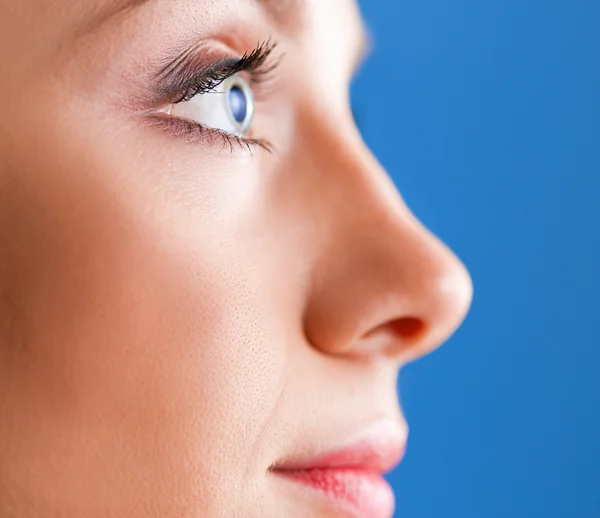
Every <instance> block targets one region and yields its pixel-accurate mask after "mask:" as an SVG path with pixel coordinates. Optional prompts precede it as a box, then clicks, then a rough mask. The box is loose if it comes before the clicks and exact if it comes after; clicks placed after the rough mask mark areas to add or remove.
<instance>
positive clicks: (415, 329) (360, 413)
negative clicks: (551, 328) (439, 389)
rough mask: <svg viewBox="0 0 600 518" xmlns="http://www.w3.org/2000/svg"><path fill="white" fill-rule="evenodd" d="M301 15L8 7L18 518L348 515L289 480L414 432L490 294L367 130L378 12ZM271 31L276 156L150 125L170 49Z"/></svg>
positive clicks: (158, 6)
mask: <svg viewBox="0 0 600 518" xmlns="http://www.w3.org/2000/svg"><path fill="white" fill-rule="evenodd" d="M288 4H289V5H287V4H286V3H285V2H280V3H278V4H277V5H279V6H280V7H281V9H278V10H277V12H272V13H271V14H268V13H267V11H265V10H264V9H262V8H260V7H259V6H257V5H256V4H255V3H254V2H251V1H250V0H222V1H219V2H211V1H204V0H193V1H192V0H189V1H188V0H176V1H175V0H169V1H167V0H157V1H156V2H153V3H150V4H147V5H143V6H139V7H137V8H134V9H131V10H126V11H124V12H121V13H119V14H118V15H116V16H114V17H110V18H108V17H107V16H106V13H107V12H108V11H106V9H109V8H112V7H114V6H113V5H112V2H108V1H106V0H76V1H75V0H52V1H50V0H19V1H18V2H14V1H9V0H0V6H1V12H2V16H1V17H0V48H1V49H2V51H1V53H0V70H2V76H1V79H0V93H1V94H2V95H1V97H2V99H3V102H2V117H0V516H2V517H4V518H11V517H19V518H22V517H27V518H29V517H31V518H33V517H43V518H59V517H60V518H62V517H65V518H75V517H86V518H95V517H98V518H100V517H107V516H110V517H114V518H125V517H133V516H139V517H149V518H152V517H161V518H170V517H173V518H175V517H176V518H183V517H186V518H187V517H189V518H198V517H201V516H202V517H205V516H215V517H216V516H223V517H231V516H244V517H273V518H275V517H281V516H289V517H306V516H315V517H316V516H338V515H339V514H336V513H335V511H334V510H332V509H330V508H327V507H326V506H325V505H321V504H319V503H317V501H316V499H314V498H312V495H307V494H305V493H303V492H301V491H299V490H296V488H295V487H292V485H291V484H288V485H286V484H284V483H282V482H281V481H280V480H278V479H277V477H276V476H274V475H273V474H272V473H271V472H270V471H269V468H270V466H272V465H273V464H275V463H277V462H280V461H281V460H282V459H287V458H293V457H294V456H301V455H310V454H314V453H315V452H317V451H318V450H319V448H321V447H322V446H323V445H327V444H336V443H337V442H339V441H343V440H345V439H346V438H348V437H350V436H351V435H352V434H353V433H354V432H355V431H356V430H359V429H361V428H364V427H365V426H368V425H369V424H370V423H373V422H376V421H378V420H380V419H382V418H387V419H390V420H393V421H395V422H397V423H399V425H400V427H401V428H402V429H403V430H406V425H405V423H404V420H403V417H402V415H401V412H400V409H399V405H398V402H397V397H396V377H397V374H398V370H399V369H400V368H401V367H402V365H404V364H406V363H407V362H409V361H413V360H415V359H417V358H419V357H421V356H422V355H423V354H425V353H427V352H430V351H431V350H433V349H434V348H436V347H437V346H439V345H440V344H441V343H443V342H444V340H445V339H446V338H447V337H448V336H449V335H451V334H452V332H453V331H454V330H455V329H456V328H457V326H458V325H459V324H460V322H461V321H462V319H463V318H464V316H465V314H466V312H467V309H468V307H469V304H470V300H471V293H472V288H471V281H470V278H469V276H468V274H467V273H466V270H465V268H464V267H463V265H462V264H461V263H460V262H459V261H458V260H457V259H456V257H455V256H454V255H452V253H451V252H450V251H449V250H448V249H447V248H446V247H445V246H444V245H443V244H441V243H440V241H438V240H437V239H436V238H435V237H433V236H432V235H431V234H430V233H429V232H428V231H427V230H426V229H424V228H423V227H422V226H421V225H420V223H419V222H418V221H417V220H416V219H415V217H414V216H413V215H412V214H411V213H410V211H409V210H408V209H407V207H406V206H405V205H404V204H403V202H402V200H401V198H400V197H399V195H398V194H397V192H396V191H395V189H394V186H393V185H392V183H391V181H390V180H389V179H388V177H387V176H386V174H385V172H384V171H383V170H382V169H381V167H380V166H379V165H378V163H377V161H376V160H375V159H374V158H373V156H372V155H371V154H370V153H369V151H368V149H366V147H365V146H364V144H363V142H362V140H361V138H360V136H359V134H358V132H357V130H356V128H355V126H354V123H353V120H352V117H351V113H350V109H349V106H348V95H347V90H348V85H349V82H350V80H351V76H352V73H353V69H354V67H355V66H356V63H357V61H358V59H359V57H360V52H361V45H362V37H361V35H362V27H361V21H360V16H359V14H358V11H357V8H356V6H355V5H354V4H352V3H351V2H350V1H349V0H328V1H327V2H321V1H307V2H304V3H302V5H297V6H296V8H297V9H296V10H294V11H293V10H292V8H293V5H292V4H293V3H292V2H290V3H288ZM271 7H273V5H272V6H271ZM275 7H277V6H275ZM32 28H35V29H32ZM231 34H236V35H237V36H236V37H235V38H232V37H231ZM269 37H272V38H273V39H275V40H276V41H277V42H278V51H279V52H280V53H281V55H284V57H283V58H282V60H281V64H280V65H279V68H278V72H277V77H278V79H277V88H275V89H273V90H274V91H273V93H272V95H270V96H269V98H268V99H265V100H262V101H260V102H258V103H257V108H256V111H257V113H256V118H255V122H254V124H253V132H256V134H257V135H259V136H261V137H266V138H269V139H270V140H271V141H272V142H273V145H274V146H275V148H276V151H275V152H274V153H272V154H268V153H266V152H263V151H261V150H257V151H255V152H253V153H252V154H250V153H248V152H245V151H243V150H241V149H238V148H236V149H235V150H234V151H233V152H230V151H229V150H228V149H226V150H223V149H222V146H220V145H215V144H214V143H212V144H211V143H209V142H200V143H198V142H196V143H191V142H188V141H185V140H184V139H181V138H177V137H176V136H174V135H172V134H168V133H167V132H166V131H164V130H163V129H160V128H158V127H155V126H153V125H151V124H147V123H146V119H145V118H146V112H145V111H144V110H143V109H142V108H141V103H140V102H138V101H139V99H143V98H145V96H146V97H147V95H146V94H147V93H148V92H149V91H150V87H151V84H152V80H153V79H152V78H153V77H154V76H153V75H152V74H153V73H154V72H155V70H156V66H155V65H156V63H157V61H156V58H157V56H162V55H164V53H165V52H166V50H165V49H168V48H170V47H171V46H172V47H178V46H179V45H181V44H183V42H184V41H185V42H191V41H194V39H208V40H211V41H219V42H222V43H223V44H224V45H227V46H228V47H231V48H232V49H233V50H234V51H236V53H238V54H242V53H243V52H245V51H247V50H252V48H253V47H254V45H255V44H256V42H257V41H263V40H266V39H268V38H269Z"/></svg>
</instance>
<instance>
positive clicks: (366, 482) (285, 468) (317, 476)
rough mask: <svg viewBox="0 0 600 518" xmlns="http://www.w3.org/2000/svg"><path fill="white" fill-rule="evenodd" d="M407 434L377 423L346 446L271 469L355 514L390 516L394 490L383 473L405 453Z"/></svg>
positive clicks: (372, 517) (392, 425)
mask: <svg viewBox="0 0 600 518" xmlns="http://www.w3.org/2000/svg"><path fill="white" fill-rule="evenodd" d="M405 449H406V438H405V435H404V434H403V433H402V430H401V429H400V428H399V427H398V426H397V425H396V424H395V423H391V422H383V423H379V424H378V425H377V426H375V427H373V428H371V429H369V430H367V431H366V432H364V433H362V434H361V435H360V436H359V438H358V439H356V440H354V441H352V442H350V443H349V444H348V445H347V446H345V447H341V448H337V449H333V450H331V451H329V452H326V453H323V454H321V455H317V456H316V457H313V458H310V459H303V460H299V461H291V462H286V463H284V464H282V465H279V466H277V468H275V469H274V470H273V471H274V472H275V473H277V474H278V475H281V476H283V477H285V478H287V479H289V480H292V481H294V482H297V483H299V484H302V485H304V486H305V487H309V488H311V489H313V490H315V491H317V492H319V493H321V495H322V496H324V497H326V498H327V499H328V500H329V501H330V503H332V504H333V505H334V506H336V507H338V508H340V509H342V510H343V511H345V512H346V513H348V514H350V515H351V516H354V517H356V518H389V517H391V516H392V515H393V513H394V508H395V499H394V493H393V491H392V489H391V487H390V486H389V484H388V483H387V482H386V480H385V479H384V478H383V474H384V473H386V472H388V471H390V470H392V469H393V468H394V467H395V466H397V465H398V464H399V463H400V462H401V460H402V457H403V456H404V452H405Z"/></svg>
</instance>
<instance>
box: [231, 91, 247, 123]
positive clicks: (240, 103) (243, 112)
mask: <svg viewBox="0 0 600 518" xmlns="http://www.w3.org/2000/svg"><path fill="white" fill-rule="evenodd" d="M250 102H251V101H250V99H248V96H247V94H246V92H245V91H244V90H243V89H242V88H240V87H239V86H238V85H233V86H232V87H231V90H229V112H230V113H231V116H232V117H233V119H234V120H235V121H236V122H238V123H239V124H244V122H246V118H247V117H248V109H249V105H250Z"/></svg>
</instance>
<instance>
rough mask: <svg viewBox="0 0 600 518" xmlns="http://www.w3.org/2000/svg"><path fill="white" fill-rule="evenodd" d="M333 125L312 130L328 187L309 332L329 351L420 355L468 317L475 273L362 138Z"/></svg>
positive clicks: (316, 169)
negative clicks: (407, 199) (423, 220)
mask: <svg viewBox="0 0 600 518" xmlns="http://www.w3.org/2000/svg"><path fill="white" fill-rule="evenodd" d="M336 130H337V131H333V130H329V131H328V130H327V128H324V127H323V126H321V127H320V130H319V131H318V132H317V131H315V132H313V133H312V135H311V137H310V138H311V146H310V147H311V153H310V155H311V156H312V160H315V161H316V163H313V164H312V167H311V169H312V173H313V174H315V175H316V181H317V182H318V183H319V184H320V185H321V186H322V189H318V190H315V191H314V192H316V193H319V195H321V196H324V199H322V204H323V208H322V220H321V232H322V233H323V246H322V247H321V254H320V256H319V260H318V261H317V262H316V263H315V267H314V271H313V285H312V288H311V292H310V294H311V296H310V299H309V300H308V302H307V307H306V312H305V319H304V325H305V333H306V335H307V337H308V339H309V341H310V342H311V343H312V344H313V345H315V346H316V347H318V348H320V349H322V350H325V351H327V352H329V353H332V354H361V355H362V354H371V353H373V352H375V351H378V352H385V353H393V354H395V355H397V354H399V351H400V352H401V353H402V355H403V357H405V358H406V359H413V358H414V357H416V356H419V355H421V354H424V353H425V352H427V351H429V350H431V349H433V348H434V347H436V346H437V345H439V344H440V343H441V342H442V341H443V340H444V339H445V338H447V336H448V335H450V334H451V333H452V332H453V331H454V330H455V328H456V327H457V326H458V324H459V323H460V322H461V321H462V319H463V317H464V315H465V313H466V311H467V309H468V306H469V304H470V300H471V290H472V288H471V281H470V278H469V276H468V274H467V273H466V270H465V268H464V266H463V265H462V263H461V262H460V261H459V260H458V259H457V258H456V257H455V256H454V255H453V254H452V253H451V252H450V251H449V249H448V248H447V247H446V246H445V245H444V244H443V243H441V242H440V241H439V240H438V239H437V238H436V237H435V236H433V235H432V234H431V233H430V232H429V231H428V230H427V229H425V228H424V227H423V226H422V225H421V224H420V223H419V222H418V221H417V220H416V218H415V217H414V216H413V215H412V214H411V212H410V211H409V210H408V209H407V208H406V206H405V205H404V203H403V202H402V200H401V198H400V196H399V195H398V193H397V191H396V190H395V188H394V186H393V184H392V182H391V180H390V179H389V178H388V177H387V175H386V174H385V173H384V171H383V170H382V169H381V167H380V166H379V164H378V163H377V161H376V160H375V158H374V157H373V156H372V155H371V153H370V152H369V151H368V149H367V148H366V147H365V146H364V144H363V143H362V140H361V139H359V138H358V137H357V135H356V134H354V133H353V132H352V131H349V132H348V133H347V134H345V135H344V134H342V133H340V130H339V128H336ZM384 336H385V337H386V338H385V339H383V340H382V339H381V337H384ZM374 337H375V338H376V339H373V338H374ZM375 343H376V344H377V346H376V347H374V346H373V344H375Z"/></svg>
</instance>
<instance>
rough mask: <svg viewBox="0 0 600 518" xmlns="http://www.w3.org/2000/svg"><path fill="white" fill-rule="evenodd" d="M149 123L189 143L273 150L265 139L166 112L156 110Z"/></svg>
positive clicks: (242, 149)
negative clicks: (256, 138) (220, 128)
mask: <svg viewBox="0 0 600 518" xmlns="http://www.w3.org/2000/svg"><path fill="white" fill-rule="evenodd" d="M147 121H148V124H149V125H150V126H152V127H156V128H158V129H159V130H161V131H163V132H166V133H169V134H170V135H171V136H173V137H175V138H177V139H179V140H182V141H184V142H186V143H188V144H203V145H206V146H210V147H217V148H219V151H229V152H234V151H243V152H251V151H252V147H253V146H255V145H256V146H259V147H261V148H263V149H265V150H266V151H271V149H272V146H271V145H270V144H269V143H268V142H265V141H261V140H255V139H246V138H241V137H236V136H235V135H231V134H229V133H226V132H224V131H221V130H218V129H215V128H209V127H206V126H202V125H200V124H198V123H197V122H193V121H190V120H186V119H182V118H179V117H173V116H171V115H168V114H166V113H165V112H155V113H153V114H150V115H149V116H148V117H147Z"/></svg>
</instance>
